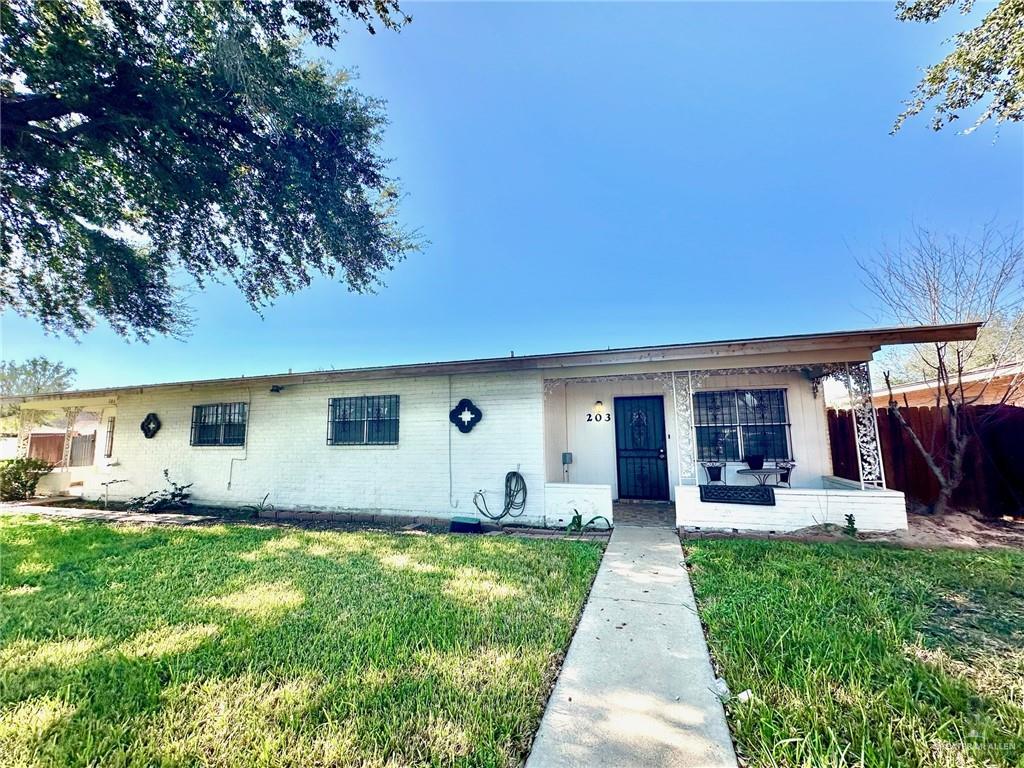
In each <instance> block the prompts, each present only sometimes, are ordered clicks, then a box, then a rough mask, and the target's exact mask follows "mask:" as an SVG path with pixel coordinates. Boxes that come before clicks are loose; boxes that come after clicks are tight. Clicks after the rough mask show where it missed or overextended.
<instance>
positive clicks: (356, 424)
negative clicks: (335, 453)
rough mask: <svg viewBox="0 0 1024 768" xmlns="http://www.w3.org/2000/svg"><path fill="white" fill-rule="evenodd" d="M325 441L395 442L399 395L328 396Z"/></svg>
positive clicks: (359, 443)
mask: <svg viewBox="0 0 1024 768" xmlns="http://www.w3.org/2000/svg"><path fill="white" fill-rule="evenodd" d="M327 444H328V445H398V395H364V396H361V397H334V398H331V399H330V401H328V405H327Z"/></svg>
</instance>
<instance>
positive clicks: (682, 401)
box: [672, 371, 697, 485]
mask: <svg viewBox="0 0 1024 768" xmlns="http://www.w3.org/2000/svg"><path fill="white" fill-rule="evenodd" d="M693 386H694V382H693V375H692V373H691V372H690V371H680V372H678V373H673V374H672V399H673V401H674V403H673V405H674V406H675V408H674V410H675V420H676V445H678V446H679V451H678V456H677V461H678V474H679V484H680V485H696V484H697V446H696V445H695V443H694V431H693Z"/></svg>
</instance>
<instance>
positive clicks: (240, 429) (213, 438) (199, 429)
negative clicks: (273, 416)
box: [191, 403, 248, 446]
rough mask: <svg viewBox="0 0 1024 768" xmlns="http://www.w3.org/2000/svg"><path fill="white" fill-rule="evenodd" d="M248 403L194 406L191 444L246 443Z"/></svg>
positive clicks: (233, 444)
mask: <svg viewBox="0 0 1024 768" xmlns="http://www.w3.org/2000/svg"><path fill="white" fill-rule="evenodd" d="M247 415H248V406H247V405H246V403H211V404H208V405H196V406H193V407H192V438H191V444H192V445H198V446H208V445H232V446H239V445H245V425H246V417H247Z"/></svg>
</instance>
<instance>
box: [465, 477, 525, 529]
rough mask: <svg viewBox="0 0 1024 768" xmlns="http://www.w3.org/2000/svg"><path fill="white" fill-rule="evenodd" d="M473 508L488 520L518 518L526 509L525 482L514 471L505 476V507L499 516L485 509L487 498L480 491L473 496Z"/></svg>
mask: <svg viewBox="0 0 1024 768" xmlns="http://www.w3.org/2000/svg"><path fill="white" fill-rule="evenodd" d="M481 505H482V506H481ZM473 506H474V507H476V509H477V512H479V513H480V514H481V515H483V516H484V517H486V518H488V519H490V520H501V519H502V518H503V517H520V516H521V515H522V514H523V511H524V510H525V509H526V480H524V479H523V476H522V475H521V474H519V473H518V472H516V471H514V470H513V471H512V472H509V473H508V474H507V475H505V505H504V506H503V507H502V509H501V514H500V515H495V514H492V513H491V510H490V509H488V508H487V498H486V496H485V492H484V491H482V490H481V491H477V492H476V493H474V494H473Z"/></svg>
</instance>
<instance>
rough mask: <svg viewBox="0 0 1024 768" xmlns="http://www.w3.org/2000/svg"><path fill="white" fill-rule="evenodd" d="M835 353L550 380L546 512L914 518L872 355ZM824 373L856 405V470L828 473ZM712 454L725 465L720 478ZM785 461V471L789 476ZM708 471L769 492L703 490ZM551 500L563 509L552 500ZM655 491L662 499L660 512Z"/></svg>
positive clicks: (685, 517)
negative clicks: (873, 375) (889, 470)
mask: <svg viewBox="0 0 1024 768" xmlns="http://www.w3.org/2000/svg"><path fill="white" fill-rule="evenodd" d="M827 360H828V361H827V362H825V361H822V360H821V359H814V358H813V357H812V358H810V359H804V360H792V357H791V358H790V360H788V361H768V360H766V361H764V362H765V364H759V365H756V366H751V365H742V364H740V362H739V361H736V364H735V366H733V367H730V365H729V364H730V363H731V362H733V361H725V360H722V361H716V362H717V363H718V365H717V366H716V367H714V368H711V367H700V368H693V369H689V370H683V371H679V370H675V371H657V370H639V371H637V370H634V371H628V372H627V371H623V372H622V373H620V374H616V375H607V374H605V375H600V376H590V377H581V376H573V377H565V378H549V379H546V380H545V382H544V391H545V400H544V418H545V447H546V450H545V456H546V472H547V481H548V485H547V486H546V494H547V495H549V496H552V499H553V502H552V504H551V505H550V506H551V507H552V511H553V512H554V513H555V514H556V515H561V516H563V517H564V516H565V515H566V514H569V515H571V514H572V513H571V512H570V511H569V507H571V509H573V510H578V511H579V512H580V513H581V514H582V516H583V518H584V522H586V519H587V517H588V511H591V512H593V513H596V511H597V510H599V509H600V510H607V512H602V514H605V516H607V517H609V519H614V523H615V524H617V525H631V524H641V525H643V524H649V523H653V524H658V522H659V518H660V517H662V516H664V515H663V514H659V511H663V510H665V509H672V510H673V511H674V514H673V515H672V520H671V522H670V524H673V525H675V526H678V527H687V528H701V529H717V530H752V531H775V532H785V531H792V530H797V529H800V528H804V527H808V526H814V525H822V524H834V525H844V524H846V522H847V516H848V515H853V519H854V524H855V525H856V526H857V527H858V528H859V529H861V530H865V531H883V530H894V529H898V528H906V526H907V521H906V511H905V502H904V498H903V494H902V493H900V492H898V491H892V490H887V489H886V488H885V477H884V468H883V466H882V461H881V454H880V450H879V445H878V434H877V427H876V424H875V421H874V418H875V417H874V409H873V407H872V400H871V385H870V380H869V377H868V368H867V362H866V361H865V360H864V359H863V358H861V359H854V360H843V359H839V360H834V359H827ZM769 363H774V364H769ZM829 378H830V379H833V380H836V381H839V382H841V383H842V384H843V385H844V387H845V388H846V390H847V393H848V395H849V397H850V401H851V402H853V403H855V404H857V406H858V407H857V408H855V409H853V414H854V416H853V427H854V430H855V432H856V434H857V438H858V439H857V442H858V447H859V455H858V458H859V467H860V478H861V479H860V481H859V482H851V481H848V480H844V479H841V478H837V477H834V476H833V474H832V462H831V453H830V450H829V442H828V422H827V418H826V412H825V404H824V397H823V396H822V393H821V386H822V382H823V381H824V380H825V379H829ZM753 454H757V455H759V456H761V458H763V460H764V466H765V468H766V469H768V470H770V474H769V475H768V477H767V478H765V477H764V476H762V477H761V478H755V477H753V476H751V475H750V474H749V472H747V471H746V470H747V468H748V464H747V459H748V458H750V457H751V455H753ZM714 466H719V467H721V480H718V479H717V478H715V477H714V475H715V474H717V473H715V472H714V470H713V467H714ZM709 467H711V468H712V471H711V472H709ZM779 467H786V468H789V467H791V469H790V471H789V473H788V474H786V473H785V472H783V471H780V470H777V468H779ZM712 479H715V480H716V482H715V485H716V486H717V487H722V486H723V485H724V486H725V487H727V488H730V489H731V488H752V487H753V486H756V485H757V484H758V482H759V480H760V481H761V482H767V484H768V486H771V491H770V492H768V491H765V492H764V493H763V495H764V496H765V497H766V499H765V500H763V503H762V504H757V505H754V504H751V503H734V502H735V499H732V498H725V499H718V500H706V501H702V500H701V493H700V487H701V486H702V485H703V486H707V485H709V484H710V482H709V481H710V480H712ZM786 480H788V482H780V481H786ZM709 495H710V494H709ZM716 495H718V496H734V494H732V492H731V491H730V492H727V493H725V494H723V493H721V492H719V493H718V494H716ZM740 495H744V494H742V492H741V494H740ZM746 495H749V494H746ZM555 499H561V501H562V506H563V507H565V509H563V510H562V511H556V510H555V509H554V507H556V506H557V503H555ZM651 502H663V503H664V504H663V506H661V507H660V510H659V507H658V505H657V504H654V505H651ZM668 504H671V506H670V507H669V506H668ZM546 506H549V505H547V504H546ZM559 519H561V518H559ZM551 524H556V525H557V524H558V521H557V520H553V521H552V523H551Z"/></svg>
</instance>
